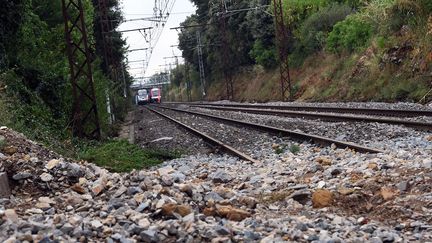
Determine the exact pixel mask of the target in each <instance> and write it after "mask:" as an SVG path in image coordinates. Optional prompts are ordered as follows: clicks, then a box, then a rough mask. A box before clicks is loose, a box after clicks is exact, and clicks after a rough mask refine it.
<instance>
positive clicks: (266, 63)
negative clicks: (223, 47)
mask: <svg viewBox="0 0 432 243" xmlns="http://www.w3.org/2000/svg"><path fill="white" fill-rule="evenodd" d="M353 2H360V1H353ZM430 5H431V3H429V2H428V1H409V0H404V1H402V0H385V1H384V0H371V1H364V2H362V4H360V3H359V5H358V6H354V5H353V4H352V3H351V5H350V3H349V2H345V3H340V4H333V5H332V4H330V3H326V1H304V2H303V3H299V1H292V2H290V3H287V6H285V8H286V9H287V12H289V13H292V12H296V11H297V12H301V11H299V9H302V8H303V9H304V10H305V12H301V13H303V15H302V16H300V17H299V16H294V17H293V16H291V17H292V18H294V20H291V17H288V18H290V20H289V21H290V23H291V26H293V27H292V28H293V30H292V31H291V39H290V42H289V43H287V45H289V46H290V54H289V59H290V64H291V70H290V71H291V77H292V83H293V90H294V92H295V98H296V99H298V100H301V101H387V102H395V101H411V102H421V103H427V102H428V101H429V102H430V100H432V93H431V89H432V83H431V80H432V79H431V71H432V67H431V61H432V58H431V50H432V44H431V43H432V42H431V40H432V37H431V31H432V17H431V9H432V8H431V6H430ZM311 9H312V10H311ZM306 10H308V11H309V12H307V11H306ZM232 18H234V17H232ZM295 18H297V19H295ZM244 21H245V22H248V23H249V22H250V19H247V18H246V19H245V20H244ZM272 24H273V23H272V22H269V23H267V24H266V25H265V28H266V29H271V28H273V25H272ZM249 28H250V31H251V32H254V31H256V30H254V29H253V27H249ZM267 32H268V31H267ZM241 39H242V38H240V37H239V38H237V37H236V36H235V34H233V35H232V38H231V39H230V40H231V41H232V42H236V41H241ZM253 39H255V44H254V45H253V46H252V47H251V49H250V51H249V52H246V51H245V52H244V53H246V54H247V55H250V57H253V58H254V59H255V60H253V61H252V62H250V63H244V64H243V65H237V67H236V68H235V69H234V80H235V83H234V85H235V95H234V97H235V100H236V101H260V102H264V101H270V100H272V101H275V100H280V94H279V92H280V91H279V69H278V68H277V67H276V65H274V63H273V62H274V60H273V59H274V58H275V56H274V55H273V56H272V55H270V56H266V55H268V53H273V54H274V53H275V46H274V44H270V45H268V46H267V47H261V48H256V43H261V42H263V40H266V39H268V37H265V36H259V35H255V36H253ZM181 41H182V37H180V42H181ZM234 45H237V44H234ZM257 49H258V50H259V51H257ZM208 51H209V55H210V52H211V50H208ZM213 52H216V50H213ZM257 52H261V53H259V54H257ZM244 53H243V54H238V55H244ZM186 54H187V52H186ZM186 59H187V56H186ZM207 60H208V59H207ZM180 68H181V67H180ZM210 72H213V73H216V74H217V73H218V72H217V71H214V68H210ZM174 74H176V73H175V72H174ZM173 78H174V80H175V78H176V76H174V77H173ZM193 78H194V77H193V76H192V79H193ZM209 79H210V81H208V83H209V84H208V88H207V89H208V97H207V99H208V100H219V99H224V98H225V97H226V92H225V81H224V78H223V76H222V75H220V73H219V75H213V76H210V77H209ZM178 83H179V85H178V86H176V83H174V85H173V86H174V87H173V88H171V89H172V91H171V93H170V97H175V98H176V100H180V98H182V99H183V100H185V97H186V89H185V87H186V86H185V85H182V84H183V83H182V82H178ZM179 87H182V88H180V90H179ZM198 87H199V84H196V87H195V88H196V91H195V92H193V94H195V97H194V98H195V99H200V98H201V97H200V95H199V92H198ZM179 91H182V92H179Z"/></svg>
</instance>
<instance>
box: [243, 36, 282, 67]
mask: <svg viewBox="0 0 432 243" xmlns="http://www.w3.org/2000/svg"><path fill="white" fill-rule="evenodd" d="M249 55H250V56H251V57H252V58H253V59H255V62H256V63H257V64H259V65H261V66H263V67H264V68H265V69H270V68H273V67H275V66H276V64H277V61H276V50H275V47H274V46H269V47H265V46H264V45H263V43H262V41H261V40H256V41H255V43H254V46H253V48H252V50H251V51H250V52H249Z"/></svg>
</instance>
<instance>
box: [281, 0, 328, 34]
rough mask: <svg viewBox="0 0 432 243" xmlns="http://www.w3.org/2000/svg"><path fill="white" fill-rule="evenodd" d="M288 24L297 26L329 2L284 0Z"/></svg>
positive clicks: (322, 0) (292, 26)
mask: <svg viewBox="0 0 432 243" xmlns="http://www.w3.org/2000/svg"><path fill="white" fill-rule="evenodd" d="M282 4H283V11H284V17H285V21H286V24H287V25H288V26H290V27H291V28H292V29H293V28H297V27H298V26H299V24H301V23H302V22H303V21H304V20H305V19H306V18H308V17H309V16H310V15H311V14H313V13H315V12H317V11H318V10H319V9H320V8H321V7H324V6H326V5H327V4H328V2H327V0H290V1H282Z"/></svg>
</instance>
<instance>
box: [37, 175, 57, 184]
mask: <svg viewBox="0 0 432 243" xmlns="http://www.w3.org/2000/svg"><path fill="white" fill-rule="evenodd" d="M39 177H40V179H41V180H42V181H44V182H49V181H52V180H53V179H54V177H53V176H52V175H51V174H49V173H43V174H42V175H40V176H39Z"/></svg>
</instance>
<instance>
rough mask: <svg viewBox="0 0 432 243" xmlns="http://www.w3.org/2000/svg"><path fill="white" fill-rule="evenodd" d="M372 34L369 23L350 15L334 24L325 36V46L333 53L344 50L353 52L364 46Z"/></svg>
mask: <svg viewBox="0 0 432 243" xmlns="http://www.w3.org/2000/svg"><path fill="white" fill-rule="evenodd" d="M372 34H373V28H372V25H371V24H370V23H368V22H366V21H365V20H362V19H360V18H358V17H357V16H356V15H351V16H348V17H347V18H346V19H345V20H343V21H341V22H339V23H337V24H336V25H335V26H334V28H333V30H332V32H330V34H329V36H328V38H327V47H328V49H329V50H330V51H332V52H335V53H340V52H342V51H344V50H346V51H349V52H353V51H354V50H356V49H359V48H361V47H364V46H365V45H366V44H367V43H368V41H369V40H370V38H371V36H372Z"/></svg>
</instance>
